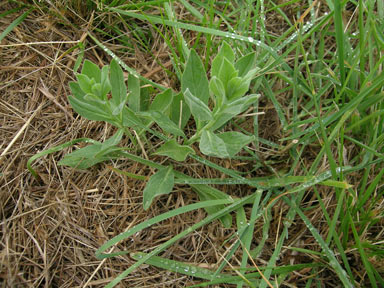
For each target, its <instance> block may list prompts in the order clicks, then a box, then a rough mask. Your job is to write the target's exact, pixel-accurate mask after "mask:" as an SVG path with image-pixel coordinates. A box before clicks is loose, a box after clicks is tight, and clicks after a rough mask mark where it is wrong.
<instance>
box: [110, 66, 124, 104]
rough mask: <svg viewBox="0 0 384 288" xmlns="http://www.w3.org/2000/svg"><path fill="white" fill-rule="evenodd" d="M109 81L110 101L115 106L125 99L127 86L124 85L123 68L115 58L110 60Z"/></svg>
mask: <svg viewBox="0 0 384 288" xmlns="http://www.w3.org/2000/svg"><path fill="white" fill-rule="evenodd" d="M110 74H111V75H110V76H111V77H110V83H111V90H112V102H113V103H114V104H115V107H117V106H119V105H120V104H121V103H123V102H124V103H125V102H126V101H127V87H126V85H125V80H124V74H123V70H122V69H121V67H120V65H119V63H117V61H116V60H112V62H111V66H110Z"/></svg>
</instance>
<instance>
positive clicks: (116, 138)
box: [101, 129, 124, 151]
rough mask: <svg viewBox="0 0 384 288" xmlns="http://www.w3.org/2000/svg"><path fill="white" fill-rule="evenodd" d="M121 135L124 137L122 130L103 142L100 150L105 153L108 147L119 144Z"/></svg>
mask: <svg viewBox="0 0 384 288" xmlns="http://www.w3.org/2000/svg"><path fill="white" fill-rule="evenodd" d="M123 135H124V130H123V129H119V130H118V131H117V132H116V133H115V134H114V135H113V136H112V137H110V138H109V139H107V140H105V141H104V142H103V143H102V144H101V146H102V150H103V151H106V150H107V149H109V148H110V147H112V146H116V145H117V144H119V143H120V141H121V138H123Z"/></svg>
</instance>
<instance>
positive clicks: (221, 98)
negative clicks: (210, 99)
mask: <svg viewBox="0 0 384 288" xmlns="http://www.w3.org/2000/svg"><path fill="white" fill-rule="evenodd" d="M209 89H210V90H211V92H212V93H213V94H214V95H215V99H216V106H217V107H221V106H222V105H223V104H224V103H225V88H224V85H223V82H221V80H220V79H219V78H217V77H216V76H213V77H212V78H211V80H210V81H209Z"/></svg>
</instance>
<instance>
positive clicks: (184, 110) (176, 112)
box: [170, 92, 191, 129]
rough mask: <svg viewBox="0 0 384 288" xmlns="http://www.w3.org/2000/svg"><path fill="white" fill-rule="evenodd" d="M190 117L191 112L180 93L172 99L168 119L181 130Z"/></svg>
mask: <svg viewBox="0 0 384 288" xmlns="http://www.w3.org/2000/svg"><path fill="white" fill-rule="evenodd" d="M190 117H191V110H190V109H189V107H188V105H187V103H186V102H185V100H184V95H183V93H182V92H180V93H179V94H177V95H175V96H174V97H173V100H172V104H171V109H170V119H171V120H172V121H173V123H175V124H176V125H177V126H179V127H180V128H181V129H184V127H185V125H187V123H188V121H189V118H190Z"/></svg>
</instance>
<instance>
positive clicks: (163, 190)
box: [143, 166, 175, 210]
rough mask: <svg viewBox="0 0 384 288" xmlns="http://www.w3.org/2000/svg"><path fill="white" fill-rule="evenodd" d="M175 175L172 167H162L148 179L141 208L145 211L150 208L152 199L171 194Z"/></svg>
mask: <svg viewBox="0 0 384 288" xmlns="http://www.w3.org/2000/svg"><path fill="white" fill-rule="evenodd" d="M174 180H175V175H174V172H173V168H172V166H168V167H164V168H161V169H159V171H158V172H157V173H156V174H154V175H152V176H151V178H149V180H148V183H147V185H146V186H145V189H144V191H143V207H144V210H147V209H148V208H149V206H151V204H152V201H153V199H154V198H155V197H156V196H159V195H162V194H169V193H171V192H172V188H173V185H174Z"/></svg>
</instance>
